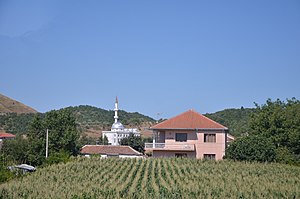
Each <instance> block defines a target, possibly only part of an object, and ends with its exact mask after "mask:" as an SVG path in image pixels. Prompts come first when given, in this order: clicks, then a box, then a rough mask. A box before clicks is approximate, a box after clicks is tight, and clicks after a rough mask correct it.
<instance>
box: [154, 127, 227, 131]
mask: <svg viewBox="0 0 300 199" xmlns="http://www.w3.org/2000/svg"><path fill="white" fill-rule="evenodd" d="M149 130H190V131H194V130H206V131H207V130H228V128H226V127H224V128H149Z"/></svg>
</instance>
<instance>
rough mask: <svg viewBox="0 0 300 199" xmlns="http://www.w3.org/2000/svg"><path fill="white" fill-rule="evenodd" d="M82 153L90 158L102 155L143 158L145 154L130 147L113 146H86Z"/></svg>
mask: <svg viewBox="0 0 300 199" xmlns="http://www.w3.org/2000/svg"><path fill="white" fill-rule="evenodd" d="M80 153H81V154H82V155H85V156H87V157H89V156H90V155H96V154H98V155H101V157H119V158H142V157H143V154H142V153H140V152H138V151H136V150H134V149H133V148H131V147H130V146H112V145H85V146H83V147H82V148H81V150H80Z"/></svg>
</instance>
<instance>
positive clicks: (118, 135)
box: [102, 97, 141, 145]
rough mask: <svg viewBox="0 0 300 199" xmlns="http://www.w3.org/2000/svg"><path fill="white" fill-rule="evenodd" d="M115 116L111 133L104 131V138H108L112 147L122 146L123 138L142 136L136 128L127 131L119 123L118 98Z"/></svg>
mask: <svg viewBox="0 0 300 199" xmlns="http://www.w3.org/2000/svg"><path fill="white" fill-rule="evenodd" d="M114 111H115V115H114V120H115V122H114V123H113V124H112V127H111V130H110V131H102V137H103V138H104V136H106V137H107V140H108V143H109V144H110V145H120V142H121V140H122V139H123V138H126V137H128V136H129V135H131V134H133V135H134V136H141V133H140V132H139V131H138V129H136V128H131V129H127V128H125V127H124V126H123V124H122V123H121V122H120V121H119V116H118V111H119V108H118V97H116V102H115V109H114Z"/></svg>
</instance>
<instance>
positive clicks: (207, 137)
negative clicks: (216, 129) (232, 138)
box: [204, 134, 216, 142]
mask: <svg viewBox="0 0 300 199" xmlns="http://www.w3.org/2000/svg"><path fill="white" fill-rule="evenodd" d="M204 142H216V134H204Z"/></svg>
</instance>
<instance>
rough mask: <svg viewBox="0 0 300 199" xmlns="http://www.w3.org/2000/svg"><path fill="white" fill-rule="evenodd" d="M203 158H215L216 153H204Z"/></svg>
mask: <svg viewBox="0 0 300 199" xmlns="http://www.w3.org/2000/svg"><path fill="white" fill-rule="evenodd" d="M204 159H205V160H215V159H216V154H204Z"/></svg>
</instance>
